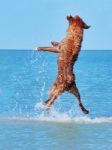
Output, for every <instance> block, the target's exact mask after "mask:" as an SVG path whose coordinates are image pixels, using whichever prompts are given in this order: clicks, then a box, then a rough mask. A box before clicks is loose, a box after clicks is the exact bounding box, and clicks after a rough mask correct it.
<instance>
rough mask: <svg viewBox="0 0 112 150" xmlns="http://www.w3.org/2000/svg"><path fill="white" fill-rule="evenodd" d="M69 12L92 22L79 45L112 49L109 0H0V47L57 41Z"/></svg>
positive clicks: (65, 26)
mask: <svg viewBox="0 0 112 150" xmlns="http://www.w3.org/2000/svg"><path fill="white" fill-rule="evenodd" d="M70 14H71V15H80V16H81V17H82V18H83V19H84V21H85V22H86V23H87V24H89V25H91V28H90V29H89V30H85V34H84V41H83V44H82V49H112V0H0V49H7V48H8V49H32V48H33V47H36V46H42V45H43V46H44V45H50V41H51V40H56V41H60V40H61V39H62V38H63V37H64V36H65V34H66V33H65V32H66V28H67V26H68V22H67V20H66V16H67V15H70Z"/></svg>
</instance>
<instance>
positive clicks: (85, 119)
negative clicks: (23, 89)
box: [0, 115, 112, 124]
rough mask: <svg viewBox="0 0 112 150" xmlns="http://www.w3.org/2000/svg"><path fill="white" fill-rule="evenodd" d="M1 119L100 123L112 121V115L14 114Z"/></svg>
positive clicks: (0, 118)
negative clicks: (32, 115)
mask: <svg viewBox="0 0 112 150" xmlns="http://www.w3.org/2000/svg"><path fill="white" fill-rule="evenodd" d="M0 120H5V121H8V120H9V121H28V122H38V121H39V122H40V121H41V122H57V123H77V124H96V123H97V124H98V123H112V117H99V118H90V117H88V116H84V117H74V118H70V117H68V116H63V117H62V115H61V116H60V117H45V116H43V117H42V116H40V117H36V116H35V117H30V116H29V117H28V116H13V117H9V116H8V117H0Z"/></svg>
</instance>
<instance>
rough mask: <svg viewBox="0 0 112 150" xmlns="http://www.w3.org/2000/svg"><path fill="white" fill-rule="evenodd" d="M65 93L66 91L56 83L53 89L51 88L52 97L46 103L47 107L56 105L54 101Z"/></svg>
mask: <svg viewBox="0 0 112 150" xmlns="http://www.w3.org/2000/svg"><path fill="white" fill-rule="evenodd" d="M63 92H64V89H63V88H62V87H61V86H60V85H59V84H57V83H55V84H54V85H53V87H52V88H51V91H50V96H49V98H48V99H47V100H46V101H44V104H45V105H46V106H47V107H49V108H50V107H51V105H52V104H53V103H54V101H55V100H56V99H57V98H58V97H59V96H60V95H61V94H62V93H63Z"/></svg>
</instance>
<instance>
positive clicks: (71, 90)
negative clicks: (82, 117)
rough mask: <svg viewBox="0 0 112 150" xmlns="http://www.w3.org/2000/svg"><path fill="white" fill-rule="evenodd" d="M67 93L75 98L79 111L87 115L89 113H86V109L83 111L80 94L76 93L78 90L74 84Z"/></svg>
mask: <svg viewBox="0 0 112 150" xmlns="http://www.w3.org/2000/svg"><path fill="white" fill-rule="evenodd" d="M67 91H68V92H70V93H72V94H73V95H75V96H76V98H77V100H78V103H79V106H80V108H81V110H82V111H83V112H84V113H85V114H88V113H89V111H88V110H87V109H85V107H84V106H83V104H82V102H81V97H80V93H79V91H78V88H77V86H76V84H74V85H73V86H71V87H70V88H69V89H68V90H67Z"/></svg>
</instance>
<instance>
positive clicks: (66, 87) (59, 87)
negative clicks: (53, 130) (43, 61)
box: [37, 16, 90, 114]
mask: <svg viewBox="0 0 112 150" xmlns="http://www.w3.org/2000/svg"><path fill="white" fill-rule="evenodd" d="M67 20H68V21H69V27H68V29H67V35H66V37H65V38H64V39H63V40H62V41H61V42H59V43H58V42H51V44H52V45H53V46H52V47H38V48H37V50H39V51H41V50H42V51H50V52H57V53H59V57H58V76H57V79H56V81H55V82H54V84H53V86H52V88H51V90H50V96H49V98H48V100H46V101H45V102H44V104H45V105H46V106H47V107H48V108H50V107H51V105H52V104H53V103H54V101H55V100H56V99H57V97H58V96H59V95H61V94H62V93H63V92H64V91H68V92H70V93H72V94H74V95H75V96H76V97H77V99H78V103H79V106H80V108H81V110H82V111H83V112H84V113H85V114H88V113H89V111H88V110H86V109H85V108H84V106H83V104H82V102H81V98H80V94H79V91H78V89H77V86H76V83H75V75H74V73H73V65H74V63H75V61H76V60H77V58H78V54H79V51H80V48H81V43H82V39H83V30H84V29H88V28H89V27H90V26H88V25H86V24H85V23H84V21H83V20H82V19H81V18H80V17H79V16H75V17H72V16H67Z"/></svg>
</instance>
